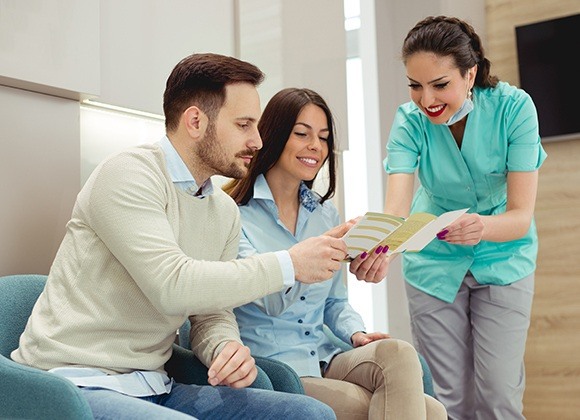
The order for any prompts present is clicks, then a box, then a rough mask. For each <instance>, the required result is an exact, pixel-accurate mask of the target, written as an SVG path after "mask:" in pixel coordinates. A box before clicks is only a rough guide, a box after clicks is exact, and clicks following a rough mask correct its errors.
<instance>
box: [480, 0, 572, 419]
mask: <svg viewBox="0 0 580 420" xmlns="http://www.w3.org/2000/svg"><path fill="white" fill-rule="evenodd" d="M575 13H580V1H578V0H553V1H552V0H541V1H534V2H533V3H530V2H529V1H527V0H487V3H486V27H487V42H486V45H487V55H488V57H489V58H490V60H491V61H492V72H493V73H494V74H497V75H498V76H499V77H500V79H502V80H505V81H508V82H510V83H513V84H515V85H518V83H519V77H518V71H517V56H516V46H515V27H516V26H519V25H522V24H526V23H532V22H539V21H542V20H546V19H551V18H556V17H562V16H568V15H572V14H575ZM570 54H571V56H572V55H573V54H574V52H573V51H571V52H570ZM544 147H545V149H546V151H547V152H548V159H547V160H546V162H545V163H544V165H543V166H542V168H541V169H540V178H539V187H538V198H537V202H536V213H535V214H536V223H537V226H538V234H539V237H540V250H539V255H538V268H537V271H536V291H535V298H534V303H533V307H532V320H531V326H530V331H529V335H528V342H527V346H526V357H525V363H526V374H527V380H526V393H525V396H524V414H525V416H526V418H527V419H528V420H540V419H541V420H545V419H577V418H578V416H579V415H578V413H579V412H580V398H579V396H580V357H579V356H577V354H578V349H579V348H580V304H578V298H579V297H580V240H579V233H580V218H578V216H577V215H578V213H579V209H580V136H579V138H578V139H577V140H570V141H565V142H553V143H545V144H544Z"/></svg>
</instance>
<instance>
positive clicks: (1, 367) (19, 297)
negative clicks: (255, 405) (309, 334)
mask: <svg viewBox="0 0 580 420" xmlns="http://www.w3.org/2000/svg"><path fill="white" fill-rule="evenodd" d="M45 283H46V276H44V275H35V274H26V275H14V276H5V277H0V378H2V380H0V418H30V419H32V418H42V419H48V420H51V419H55V420H56V419H59V420H60V419H64V418H71V419H73V418H74V419H81V420H82V419H92V418H93V415H92V412H91V409H90V407H89V405H88V403H87V401H86V400H85V398H84V397H83V395H82V393H81V392H80V390H79V389H78V388H77V387H76V386H75V385H74V384H73V383H72V382H70V381H68V380H67V379H65V378H62V377H60V376H58V375H54V374H52V373H49V372H46V371H43V370H40V369H35V368H31V367H28V366H23V365H21V364H18V363H15V362H13V361H12V360H11V359H10V353H11V352H12V351H13V350H14V349H16V348H17V347H18V342H19V338H20V335H21V334H22V332H23V331H24V328H25V326H26V322H27V321H28V318H29V317H30V313H31V312H32V308H33V306H34V303H35V302H36V300H37V299H38V296H39V295H40V293H41V292H42V290H43V289H44V285H45ZM258 365H259V366H262V368H258V378H257V379H256V381H255V382H254V383H253V384H252V387H255V388H263V389H274V388H275V386H276V384H278V383H283V384H294V386H296V385H300V387H299V388H298V391H297V392H299V391H300V389H301V387H302V385H301V384H300V380H299V379H298V378H297V376H296V374H295V373H294V371H292V370H291V369H290V368H289V367H287V366H282V365H281V364H279V362H276V361H270V360H267V359H264V360H262V361H261V362H260V363H258ZM165 368H166V370H167V373H168V374H169V376H171V377H173V378H174V379H175V380H176V381H178V382H181V383H188V384H199V385H206V384H207V368H206V367H205V366H204V365H203V364H202V363H201V362H200V361H199V359H197V357H195V355H194V354H193V353H192V352H191V350H187V349H185V348H183V347H180V346H178V345H176V344H174V345H173V354H172V356H171V358H170V359H169V361H168V362H167V364H166V365H165ZM268 375H271V376H270V377H269V376H268ZM296 381H298V384H296Z"/></svg>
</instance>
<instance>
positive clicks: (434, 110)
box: [427, 105, 445, 112]
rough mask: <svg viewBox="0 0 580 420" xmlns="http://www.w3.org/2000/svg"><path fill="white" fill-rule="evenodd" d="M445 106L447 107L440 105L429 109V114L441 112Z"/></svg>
mask: <svg viewBox="0 0 580 420" xmlns="http://www.w3.org/2000/svg"><path fill="white" fill-rule="evenodd" d="M444 106H445V105H438V106H434V107H431V108H427V109H428V110H429V112H439V111H441V110H442V109H443V107H444Z"/></svg>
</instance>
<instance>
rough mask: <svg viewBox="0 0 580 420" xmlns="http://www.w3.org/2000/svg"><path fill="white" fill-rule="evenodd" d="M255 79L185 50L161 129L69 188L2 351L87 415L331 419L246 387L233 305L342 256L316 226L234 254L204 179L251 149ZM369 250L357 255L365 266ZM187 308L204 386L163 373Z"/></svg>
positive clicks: (219, 198)
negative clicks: (55, 237)
mask: <svg viewBox="0 0 580 420" xmlns="http://www.w3.org/2000/svg"><path fill="white" fill-rule="evenodd" d="M262 79H263V74H262V72H261V71H260V70H259V69H258V68H256V67H255V66H253V65H252V64H249V63H246V62H243V61H240V60H237V59H234V58H231V57H225V56H221V55H216V54H194V55H191V56H189V57H186V58H184V59H183V60H182V61H181V62H179V63H178V64H177V65H176V67H175V68H174V69H173V71H172V73H171V75H170V76H169V78H168V80H167V85H166V90H165V93H164V104H163V109H164V113H165V118H166V136H165V137H164V138H163V139H162V140H161V141H160V142H158V143H156V144H153V145H144V146H140V147H136V148H132V149H129V150H126V151H123V152H121V153H119V154H117V155H115V156H112V157H110V158H108V159H106V160H105V161H104V162H102V163H101V164H100V165H99V166H98V167H97V168H96V169H95V170H94V172H93V173H92V175H91V177H90V178H89V180H88V181H87V182H86V184H85V186H84V187H83V188H82V190H81V192H80V193H79V195H78V197H77V201H76V203H75V206H74V209H73V213H72V218H71V220H70V221H69V223H68V224H67V229H66V235H65V237H64V240H63V242H62V244H61V246H60V248H59V251H58V253H57V256H56V259H55V261H54V263H53V265H52V267H51V270H50V273H49V276H48V280H47V283H46V287H45V290H44V292H43V293H42V294H41V296H40V298H39V299H38V301H37V303H36V305H35V307H34V309H33V311H32V315H31V318H30V320H29V322H28V325H27V327H26V329H25V331H24V333H23V335H22V337H21V339H20V346H19V347H18V348H17V349H16V350H15V351H14V352H13V353H12V355H11V356H12V358H13V360H15V361H16V362H19V363H22V364H25V365H29V366H33V367H36V368H40V369H44V370H47V371H51V372H53V373H54V374H58V375H62V376H64V377H66V378H68V379H69V380H71V381H72V382H73V383H75V384H76V385H77V386H79V387H80V388H81V389H82V392H83V394H84V396H85V397H86V399H87V400H88V402H89V405H90V407H91V409H92V410H93V414H94V416H95V417H96V418H115V419H127V418H156V419H158V418H169V417H171V418H179V417H181V416H183V418H191V417H190V416H194V417H201V418H204V419H205V418H220V419H225V418H232V417H235V418H239V419H241V418H248V419H250V418H251V419H259V418H268V419H270V418H272V419H278V418H286V417H292V418H317V419H319V418H333V417H334V414H333V412H332V410H330V408H329V407H327V406H326V405H324V404H322V403H319V402H318V401H316V400H314V399H311V398H309V397H306V396H303V395H292V394H283V393H277V392H273V391H264V390H258V389H252V388H248V386H249V385H251V384H252V382H253V381H254V379H255V378H256V376H257V370H256V367H255V364H254V359H253V358H252V357H251V355H250V352H249V349H248V348H247V347H245V346H244V345H243V344H242V342H241V340H240V337H239V332H238V329H237V324H236V321H235V318H234V316H233V313H232V311H231V308H233V307H236V306H239V305H242V304H245V303H247V302H250V301H253V300H255V299H257V298H260V297H263V296H265V295H268V294H270V293H273V292H278V291H280V290H285V289H288V288H291V287H292V286H293V284H294V282H295V281H296V280H297V281H300V282H304V283H314V282H318V281H322V280H326V279H329V278H331V276H332V274H333V272H334V271H336V270H338V269H339V268H340V261H341V260H342V259H343V258H344V256H345V255H346V246H345V244H344V242H343V241H342V240H340V239H337V238H335V237H332V236H329V235H323V236H320V237H316V238H310V239H308V240H306V241H304V242H301V243H298V244H297V245H295V246H293V247H292V248H290V249H289V250H288V251H279V252H272V253H266V254H262V255H258V256H255V257H252V258H248V259H245V260H237V259H236V256H237V252H238V240H239V237H240V217H239V211H238V208H237V206H236V204H235V203H234V201H233V200H232V199H231V198H230V197H229V196H227V195H226V194H225V193H224V192H222V191H221V190H220V189H219V188H214V186H213V185H212V181H211V179H210V177H211V176H212V175H216V174H219V175H223V176H226V177H232V178H239V177H243V176H244V175H245V174H246V172H247V167H248V165H249V163H250V162H251V160H252V158H253V156H254V154H255V152H256V151H257V150H258V149H259V148H261V147H262V141H261V139H260V135H259V134H258V130H257V126H256V125H257V121H258V119H259V118H260V113H261V110H260V100H259V97H258V92H257V90H256V86H257V85H258V84H259V83H260V82H261V81H262ZM343 230H344V229H342V230H341V229H340V228H338V229H335V230H334V232H333V234H334V235H335V236H337V237H340V236H341V235H342V233H344V232H343ZM380 258H381V257H378V256H375V257H372V258H368V259H366V260H365V261H364V262H360V261H359V262H358V266H359V267H360V266H363V265H365V266H366V268H365V270H369V268H370V267H369V266H371V267H372V266H374V268H373V269H375V268H376V266H379V265H380V263H381V260H380ZM375 262H376V265H374V263H375ZM355 266H356V265H355ZM375 271H376V270H375ZM188 317H189V319H190V321H191V324H192V328H191V342H192V348H193V350H194V352H195V354H196V355H197V356H198V357H199V358H200V359H201V360H202V362H204V363H205V364H206V365H207V366H209V372H208V382H209V383H210V384H211V385H213V386H196V385H184V384H180V383H176V382H174V381H173V380H172V379H171V378H169V377H168V376H167V374H166V372H165V370H164V364H165V362H167V360H168V359H169V358H170V356H171V349H172V343H173V342H174V340H175V337H176V330H177V329H178V328H179V327H180V326H181V325H182V324H183V322H184V321H185V320H186V319H187V318H188ZM215 385H223V386H215Z"/></svg>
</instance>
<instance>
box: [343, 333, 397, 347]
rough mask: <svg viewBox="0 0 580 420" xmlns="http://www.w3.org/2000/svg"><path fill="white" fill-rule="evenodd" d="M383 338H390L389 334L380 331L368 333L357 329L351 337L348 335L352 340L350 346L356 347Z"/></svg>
mask: <svg viewBox="0 0 580 420" xmlns="http://www.w3.org/2000/svg"><path fill="white" fill-rule="evenodd" d="M384 338H391V336H390V335H389V334H385V333H381V332H374V333H370V334H369V333H366V332H363V331H358V332H355V333H354V334H353V335H352V337H350V341H352V346H353V347H355V348H356V347H360V346H364V345H366V344H369V343H372V342H373V341H377V340H382V339H384Z"/></svg>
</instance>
